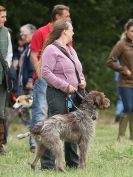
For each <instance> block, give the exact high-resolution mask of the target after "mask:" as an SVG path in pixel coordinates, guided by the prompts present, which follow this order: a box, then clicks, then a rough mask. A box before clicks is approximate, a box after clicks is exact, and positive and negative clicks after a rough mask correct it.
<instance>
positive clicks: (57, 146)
mask: <svg viewBox="0 0 133 177" xmlns="http://www.w3.org/2000/svg"><path fill="white" fill-rule="evenodd" d="M54 151H55V166H56V170H58V171H61V172H65V171H64V165H63V144H62V141H61V140H60V139H59V140H56V141H55V142H54Z"/></svg>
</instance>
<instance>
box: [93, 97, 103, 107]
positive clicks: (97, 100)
mask: <svg viewBox="0 0 133 177" xmlns="http://www.w3.org/2000/svg"><path fill="white" fill-rule="evenodd" d="M94 103H95V104H96V106H98V107H99V108H101V105H102V100H101V96H100V95H97V96H96V97H95V98H94Z"/></svg>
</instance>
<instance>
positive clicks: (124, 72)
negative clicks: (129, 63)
mask: <svg viewBox="0 0 133 177" xmlns="http://www.w3.org/2000/svg"><path fill="white" fill-rule="evenodd" d="M121 73H122V74H124V75H126V76H130V75H131V74H132V73H131V71H130V70H129V69H128V68H127V67H126V66H123V68H122V71H121Z"/></svg>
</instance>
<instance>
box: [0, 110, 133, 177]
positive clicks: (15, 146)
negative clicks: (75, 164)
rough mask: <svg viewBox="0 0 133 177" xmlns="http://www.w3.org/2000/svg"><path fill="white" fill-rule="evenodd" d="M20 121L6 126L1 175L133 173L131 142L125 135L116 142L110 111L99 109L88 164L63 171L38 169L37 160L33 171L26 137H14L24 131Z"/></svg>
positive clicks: (124, 176) (122, 176) (115, 176)
mask: <svg viewBox="0 0 133 177" xmlns="http://www.w3.org/2000/svg"><path fill="white" fill-rule="evenodd" d="M25 131H26V128H25V127H24V126H23V125H21V124H20V123H15V122H14V123H13V124H12V125H11V127H10V129H9V137H8V144H7V146H6V150H7V154H6V156H0V177H44V176H46V177H132V176H133V142H131V141H130V140H128V136H129V135H128V131H127V134H126V139H125V140H123V142H121V143H118V142H117V141H116V139H117V131H118V124H115V123H114V118H113V112H112V110H109V111H107V112H104V113H100V118H99V120H98V121H97V128H96V136H95V138H94V140H93V141H92V143H91V147H90V149H89V151H88V155H87V168H86V169H84V170H81V169H77V170H74V169H66V173H61V172H55V171H41V170H40V162H38V165H37V167H36V171H35V172H34V171H32V170H31V169H30V166H29V165H28V162H30V161H31V160H32V159H33V157H34V154H31V153H30V152H29V146H28V139H23V140H21V141H19V140H17V138H16V135H17V134H18V133H20V132H25Z"/></svg>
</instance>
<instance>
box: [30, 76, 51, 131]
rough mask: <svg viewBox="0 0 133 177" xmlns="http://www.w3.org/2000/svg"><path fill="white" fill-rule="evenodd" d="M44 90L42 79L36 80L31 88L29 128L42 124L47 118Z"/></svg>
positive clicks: (45, 84) (44, 85)
mask: <svg viewBox="0 0 133 177" xmlns="http://www.w3.org/2000/svg"><path fill="white" fill-rule="evenodd" d="M46 89H47V83H46V81H45V80H44V79H42V78H39V79H37V80H36V82H35V84H34V88H33V105H32V120H31V128H33V127H34V126H35V125H36V124H37V123H39V122H42V121H43V120H44V119H45V118H46V116H47V109H48V108H47V100H46Z"/></svg>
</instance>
